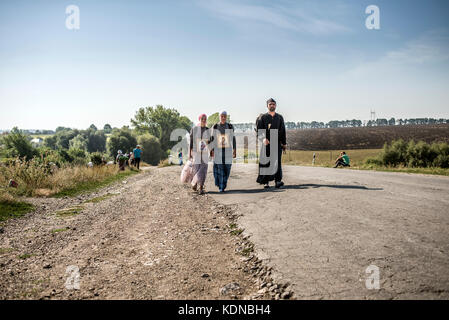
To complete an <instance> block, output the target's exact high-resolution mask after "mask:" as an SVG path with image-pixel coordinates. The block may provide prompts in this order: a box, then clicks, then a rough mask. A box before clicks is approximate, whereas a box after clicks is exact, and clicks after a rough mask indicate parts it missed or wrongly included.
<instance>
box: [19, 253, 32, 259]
mask: <svg viewBox="0 0 449 320" xmlns="http://www.w3.org/2000/svg"><path fill="white" fill-rule="evenodd" d="M32 256H34V254H32V253H24V254H21V255H19V256H18V258H19V259H22V260H25V259H28V258H31V257H32Z"/></svg>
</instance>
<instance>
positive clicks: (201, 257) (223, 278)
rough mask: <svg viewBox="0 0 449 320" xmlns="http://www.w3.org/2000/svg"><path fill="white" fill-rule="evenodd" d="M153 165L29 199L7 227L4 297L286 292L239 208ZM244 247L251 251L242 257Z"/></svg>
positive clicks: (1, 270)
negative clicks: (242, 228) (100, 185)
mask: <svg viewBox="0 0 449 320" xmlns="http://www.w3.org/2000/svg"><path fill="white" fill-rule="evenodd" d="M179 172H180V168H179V167H170V168H166V169H156V168H152V169H150V170H148V171H146V172H145V173H142V174H139V175H135V176H132V177H131V178H128V179H127V180H125V181H121V182H119V183H118V184H115V185H113V186H110V187H108V188H105V189H103V190H101V191H99V192H97V193H94V194H89V195H85V196H80V197H77V198H67V199H52V198H49V199H29V201H32V202H33V203H34V204H35V205H36V206H37V210H36V211H35V212H33V213H30V214H28V215H26V216H24V217H22V218H20V219H13V220H9V221H8V222H7V223H5V224H4V225H3V226H2V229H1V230H0V231H1V232H0V298H2V299H224V298H226V299H229V298H235V299H246V298H280V296H281V295H283V296H284V297H285V298H287V297H288V296H289V294H288V288H284V287H275V285H274V283H272V284H270V287H273V288H272V289H271V290H270V291H268V292H265V291H264V290H263V291H261V292H258V291H259V284H260V282H261V281H266V282H268V281H272V280H271V277H270V273H271V271H270V270H269V269H268V267H267V266H264V265H263V264H262V263H260V261H257V260H256V259H255V257H254V254H252V253H251V250H249V248H250V245H251V244H250V243H248V241H246V240H245V239H243V238H242V236H241V235H239V232H236V230H234V229H235V226H233V221H234V220H235V217H234V210H233V208H232V206H230V207H227V206H223V205H218V204H217V203H215V202H214V201H213V200H212V199H211V198H210V197H209V196H208V195H205V196H198V195H196V194H193V193H192V192H191V191H190V189H189V188H187V187H186V186H184V185H181V184H180V183H179ZM242 253H245V254H242Z"/></svg>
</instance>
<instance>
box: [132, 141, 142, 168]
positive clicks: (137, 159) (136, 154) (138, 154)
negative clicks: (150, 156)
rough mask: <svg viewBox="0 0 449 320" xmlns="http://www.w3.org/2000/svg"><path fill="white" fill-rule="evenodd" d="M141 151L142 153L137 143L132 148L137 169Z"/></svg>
mask: <svg viewBox="0 0 449 320" xmlns="http://www.w3.org/2000/svg"><path fill="white" fill-rule="evenodd" d="M142 153H143V151H142V149H141V148H140V146H139V145H137V146H136V148H135V149H134V150H133V154H134V166H136V167H137V170H140V158H141V156H142Z"/></svg>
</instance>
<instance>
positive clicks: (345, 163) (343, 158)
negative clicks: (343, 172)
mask: <svg viewBox="0 0 449 320" xmlns="http://www.w3.org/2000/svg"><path fill="white" fill-rule="evenodd" d="M340 166H342V167H350V166H351V165H350V164H349V156H348V155H347V154H346V152H344V151H342V152H340V156H339V157H338V158H337V160H336V161H335V167H334V168H338V167H340Z"/></svg>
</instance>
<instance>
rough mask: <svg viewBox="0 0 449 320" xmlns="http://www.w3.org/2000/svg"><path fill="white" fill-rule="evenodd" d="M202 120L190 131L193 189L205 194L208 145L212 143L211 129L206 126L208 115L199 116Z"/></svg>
mask: <svg viewBox="0 0 449 320" xmlns="http://www.w3.org/2000/svg"><path fill="white" fill-rule="evenodd" d="M198 120H199V121H200V122H199V123H198V124H197V125H196V126H195V127H193V128H192V130H191V131H190V151H189V152H190V154H189V157H190V159H193V170H192V174H193V179H192V189H193V190H194V191H197V190H198V193H199V194H204V182H205V181H206V176H207V165H208V162H209V151H208V147H207V145H208V144H209V143H210V131H209V128H208V127H207V126H206V124H207V116H206V115H205V114H204V113H203V114H201V115H200V116H199V117H198Z"/></svg>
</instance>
